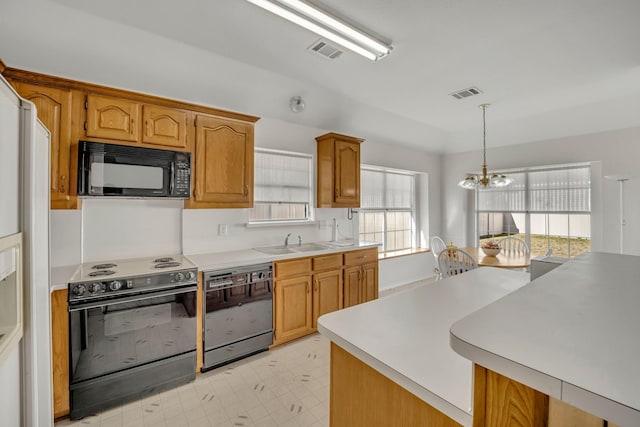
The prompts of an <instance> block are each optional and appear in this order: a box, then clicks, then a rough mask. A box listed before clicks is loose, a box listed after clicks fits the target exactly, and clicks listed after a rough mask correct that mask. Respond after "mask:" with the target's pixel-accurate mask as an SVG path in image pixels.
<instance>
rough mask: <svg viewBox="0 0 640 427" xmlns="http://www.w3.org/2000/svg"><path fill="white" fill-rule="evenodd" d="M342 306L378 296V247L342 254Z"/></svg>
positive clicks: (348, 305) (359, 302)
mask: <svg viewBox="0 0 640 427" xmlns="http://www.w3.org/2000/svg"><path fill="white" fill-rule="evenodd" d="M344 265H345V267H344V306H345V307H351V306H353V305H356V304H361V303H363V302H367V301H371V300H374V299H377V298H378V249H377V248H371V249H364V250H361V251H353V252H347V253H345V254H344Z"/></svg>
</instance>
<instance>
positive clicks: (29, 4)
mask: <svg viewBox="0 0 640 427" xmlns="http://www.w3.org/2000/svg"><path fill="white" fill-rule="evenodd" d="M316 4H321V5H323V6H325V7H326V8H328V9H330V10H332V11H334V13H337V14H339V15H340V16H344V17H348V19H349V20H351V21H355V22H357V23H358V25H359V26H361V27H363V28H365V29H369V30H371V31H373V32H375V33H377V34H379V35H381V36H383V37H384V38H387V39H390V40H391V41H392V44H393V46H394V50H393V52H392V53H391V54H390V55H389V56H388V57H387V58H384V59H382V60H380V61H378V62H371V61H369V60H367V59H364V58H362V57H359V56H357V55H355V54H352V53H350V52H349V51H346V52H345V53H344V54H343V55H342V56H341V57H340V58H338V59H336V60H328V59H326V58H323V57H320V56H317V55H314V54H311V53H309V52H308V51H307V48H308V47H309V46H310V45H311V44H312V43H314V42H315V41H316V40H318V39H319V37H318V36H316V35H314V34H313V33H310V32H308V31H307V30H304V29H302V28H299V27H296V26H295V25H293V24H291V23H289V22H287V21H285V20H283V19H281V18H279V17H277V16H274V15H271V14H270V13H268V12H266V11H264V10H262V9H260V8H258V7H256V6H254V5H253V4H251V3H249V2H247V1H244V0H135V1H131V0H109V1H89V0H3V1H2V8H1V13H0V59H2V60H3V61H4V62H5V63H6V64H7V65H8V66H11V67H16V68H24V69H28V70H33V71H40V72H43V73H46V74H52V75H58V76H63V77H68V78H73V79H78V80H84V81H90V82H95V83H99V84H105V85H110V86H116V87H121V88H125V89H131V90H136V91H140V92H146V93H152V94H157V95H160V96H165V97H170V98H176V99H181V100H186V101H191V102H196V103H201V104H206V105H211V106H216V107H221V108H224V109H230V110H235V111H239V112H243V113H248V114H253V115H257V116H261V117H269V118H274V119H279V120H285V121H290V122H293V123H299V124H302V125H307V126H313V127H318V128H322V129H327V130H332V131H337V132H342V133H346V134H352V135H355V136H358V137H363V138H366V139H372V140H377V141H380V142H388V143H392V144H403V145H407V146H411V147H415V148H418V149H421V150H425V151H430V152H455V151H465V150H472V149H479V148H480V147H481V144H482V115H481V111H480V110H479V109H478V108H477V106H478V105H479V104H481V103H490V104H492V105H491V108H490V109H489V110H488V111H487V145H488V146H489V147H492V146H501V145H510V144H518V143H523V142H528V141H534V140H541V139H548V138H558V137H563V136H569V135H579V134H587V133H593V132H599V131H605V130H610V129H620V128H627V127H633V126H640V1H638V0H609V1H605V0H562V1H557V0H540V1H529V2H526V1H513V0H483V1H478V0H434V1H426V0H400V1H388V0H385V1H383V0H322V3H320V2H319V0H318V2H316ZM470 86H476V87H478V88H479V89H480V90H481V91H482V92H483V93H482V94H480V95H477V96H473V97H469V98H465V99H462V100H457V99H454V98H453V97H451V96H449V94H450V93H451V92H454V91H456V90H459V89H464V88H467V87H470ZM296 95H299V96H302V97H303V98H304V100H305V103H306V108H305V110H304V111H302V112H300V113H293V112H292V111H291V110H290V109H289V99H290V98H291V97H292V96H296Z"/></svg>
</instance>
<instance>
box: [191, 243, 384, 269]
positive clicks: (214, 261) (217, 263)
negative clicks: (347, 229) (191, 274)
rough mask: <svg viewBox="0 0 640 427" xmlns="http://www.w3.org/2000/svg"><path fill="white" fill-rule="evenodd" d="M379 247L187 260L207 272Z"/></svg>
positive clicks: (246, 253)
mask: <svg viewBox="0 0 640 427" xmlns="http://www.w3.org/2000/svg"><path fill="white" fill-rule="evenodd" d="M317 243H320V244H323V245H324V244H327V243H328V242H317ZM295 246H296V245H295V244H292V245H291V247H295ZM377 246H380V244H379V243H375V242H365V241H360V242H356V243H355V244H353V245H351V246H332V247H328V248H326V249H323V250H319V251H306V252H296V253H290V254H281V255H268V254H265V253H263V252H260V251H257V250H255V249H244V250H239V251H229V252H214V253H206V254H192V255H187V258H189V259H190V260H191V262H193V263H194V264H195V265H197V266H198V269H199V270H204V271H207V270H218V269H221V268H228V267H240V266H245V265H251V264H260V263H263V262H272V261H280V260H285V259H293V258H302V257H308V256H318V255H326V254H331V253H335V252H348V251H355V250H358V249H366V248H374V247H377Z"/></svg>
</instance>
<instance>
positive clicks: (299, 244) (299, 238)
mask: <svg viewBox="0 0 640 427" xmlns="http://www.w3.org/2000/svg"><path fill="white" fill-rule="evenodd" d="M298 246H302V237H300V235H299V234H298Z"/></svg>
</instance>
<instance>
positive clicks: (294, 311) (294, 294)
mask: <svg viewBox="0 0 640 427" xmlns="http://www.w3.org/2000/svg"><path fill="white" fill-rule="evenodd" d="M274 304H275V328H276V330H275V334H276V338H275V344H281V343H283V342H286V341H289V340H292V339H294V338H298V337H301V336H303V335H306V334H308V333H309V332H310V331H311V330H312V321H311V315H312V306H311V277H310V276H302V277H294V278H291V279H281V280H276V282H275V302H274Z"/></svg>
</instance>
